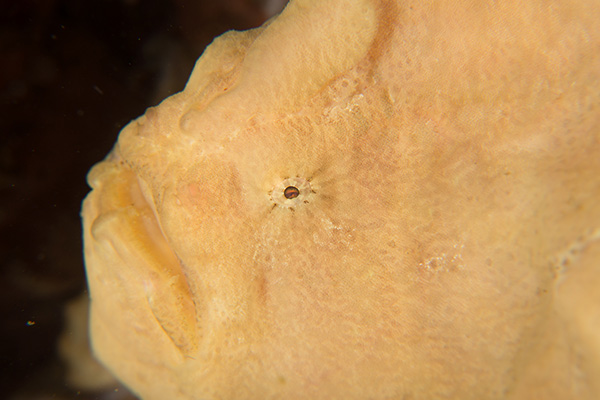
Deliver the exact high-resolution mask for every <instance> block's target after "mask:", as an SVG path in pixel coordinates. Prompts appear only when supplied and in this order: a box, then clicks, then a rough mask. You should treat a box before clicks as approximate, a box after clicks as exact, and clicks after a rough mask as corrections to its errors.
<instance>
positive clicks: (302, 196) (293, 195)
mask: <svg viewBox="0 0 600 400" xmlns="http://www.w3.org/2000/svg"><path fill="white" fill-rule="evenodd" d="M269 194H270V195H271V201H272V202H273V203H274V204H275V205H277V206H282V207H285V208H290V209H292V211H293V210H294V208H295V207H297V206H300V205H304V204H308V203H310V202H311V200H312V199H313V197H314V194H315V191H314V190H313V189H312V188H311V185H310V181H308V180H307V179H304V178H301V177H299V176H297V177H295V178H286V179H284V180H283V181H281V182H279V183H278V184H277V185H275V187H273V189H272V190H271V191H270V192H269Z"/></svg>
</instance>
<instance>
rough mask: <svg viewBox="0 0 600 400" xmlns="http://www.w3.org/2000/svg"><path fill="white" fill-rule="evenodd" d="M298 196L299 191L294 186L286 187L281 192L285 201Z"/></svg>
mask: <svg viewBox="0 0 600 400" xmlns="http://www.w3.org/2000/svg"><path fill="white" fill-rule="evenodd" d="M299 194H300V190H298V188H297V187H296V186H288V187H286V188H285V190H284V191H283V195H284V196H285V198H286V199H294V198H296V197H298V195H299Z"/></svg>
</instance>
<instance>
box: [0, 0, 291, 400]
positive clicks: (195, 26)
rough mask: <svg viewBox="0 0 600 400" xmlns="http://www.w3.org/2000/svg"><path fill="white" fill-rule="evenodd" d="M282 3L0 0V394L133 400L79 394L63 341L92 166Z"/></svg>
mask: <svg viewBox="0 0 600 400" xmlns="http://www.w3.org/2000/svg"><path fill="white" fill-rule="evenodd" d="M284 3H285V0H219V1H217V0H195V1H194V0H153V1H150V0H37V1H36V0H0V318H1V324H2V325H1V333H0V334H1V337H0V339H1V340H0V393H1V395H0V396H1V397H2V398H3V399H10V400H33V399H36V400H44V399H71V398H77V399H109V398H111V399H116V398H119V399H130V398H133V397H132V396H131V395H129V394H127V392H126V391H125V390H124V389H121V390H120V391H119V392H118V393H117V392H114V389H112V390H110V391H107V392H105V393H101V392H97V393H86V392H78V391H77V390H76V389H73V388H69V387H68V386H67V385H66V384H65V382H64V366H63V365H62V363H61V362H60V360H59V358H58V356H57V352H56V340H57V336H58V335H59V333H60V331H61V329H62V328H63V323H64V319H63V307H64V305H65V303H66V302H68V301H69V300H71V299H73V298H74V297H76V296H77V295H78V294H80V293H81V292H83V291H84V290H85V272H84V267H83V259H82V254H81V247H82V243H81V228H80V220H79V209H80V204H81V200H82V199H83V197H84V196H85V195H86V193H87V192H88V190H89V188H88V187H87V185H86V183H85V175H86V173H87V171H88V170H89V168H90V167H91V166H92V165H93V164H94V163H96V162H98V161H100V160H101V159H102V158H103V157H104V156H105V155H106V154H107V153H108V152H109V151H110V149H111V147H112V145H113V143H114V142H115V140H116V138H117V135H118V132H119V130H120V129H121V128H122V127H123V126H124V125H126V124H127V123H128V122H129V121H130V120H131V119H133V118H135V117H137V116H138V115H141V114H142V113H143V112H144V110H145V109H146V108H147V107H148V106H151V105H154V104H157V103H158V102H159V101H160V100H162V99H163V98H164V97H166V96H168V95H170V94H172V93H175V92H177V91H179V90H181V89H183V86H184V84H185V82H186V80H187V78H188V76H189V73H190V71H191V69H192V67H193V63H194V61H195V60H196V58H197V57H198V56H199V55H200V54H201V53H202V50H203V49H204V47H205V46H206V45H208V44H209V43H210V42H211V40H212V39H213V38H214V37H215V36H218V35H220V34H221V33H223V32H225V31H227V30H229V29H237V30H243V29H248V28H252V27H256V26H258V25H260V24H261V23H262V22H264V20H265V19H266V18H268V17H270V16H272V15H273V14H274V13H276V12H278V11H279V10H280V9H281V8H282V7H283V5H284Z"/></svg>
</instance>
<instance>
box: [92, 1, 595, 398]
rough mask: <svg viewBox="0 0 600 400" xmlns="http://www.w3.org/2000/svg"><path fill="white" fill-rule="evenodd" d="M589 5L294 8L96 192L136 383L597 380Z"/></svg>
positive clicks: (322, 394) (205, 82) (176, 100)
mask: <svg viewBox="0 0 600 400" xmlns="http://www.w3.org/2000/svg"><path fill="white" fill-rule="evenodd" d="M598 21H600V3H598V1H597V0H594V1H591V0H577V1H575V0H561V1H550V2H549V1H542V0H528V1H525V0H507V1H503V2H481V1H474V0H472V1H467V0H460V1H454V2H434V1H422V2H414V3H408V2H404V1H393V0H352V1H350V0H331V1H317V0H293V1H291V2H290V3H289V5H288V6H287V7H286V9H285V10H284V11H283V12H282V14H281V15H280V16H278V17H276V18H275V19H272V20H270V21H269V23H268V24H266V25H265V26H263V27H261V28H258V29H255V30H251V31H247V32H229V33H227V34H225V35H223V36H221V37H219V38H217V39H215V41H214V42H213V44H212V45H211V46H210V47H209V48H208V49H207V50H206V51H205V53H204V54H203V56H202V57H201V58H200V59H199V61H198V63H197V64H196V67H195V69H194V72H193V73H192V76H191V77H190V80H189V82H188V84H187V86H186V88H185V90H184V91H183V92H181V93H179V94H177V95H175V96H172V97H170V98H168V99H166V100H165V101H163V102H162V103H161V104H160V105H158V106H156V107H153V108H151V109H149V110H148V111H147V112H146V114H145V115H144V116H142V117H140V118H138V119H137V120H135V121H133V122H131V123H130V124H129V125H128V126H127V127H126V128H125V129H124V130H123V131H122V132H121V134H120V137H119V140H118V142H117V144H116V146H115V148H114V150H113V151H112V152H111V153H110V154H109V156H108V157H107V158H106V159H105V160H104V161H102V162H101V163H99V164H97V165H96V166H95V167H94V168H93V169H92V171H91V172H90V174H89V177H88V181H89V183H90V185H91V186H92V188H93V190H92V192H91V193H90V194H89V195H88V197H87V198H86V200H85V201H84V205H83V211H82V215H83V225H84V241H85V258H86V268H87V274H88V282H89V289H90V297H91V309H90V313H91V321H90V327H91V339H92V346H93V350H94V352H95V354H96V355H97V357H98V358H99V359H100V360H101V361H102V362H103V363H104V364H105V365H106V366H107V367H108V368H109V369H110V371H112V372H113V373H114V374H115V375H116V376H117V377H118V378H119V379H120V380H122V382H124V384H125V385H127V386H128V387H129V388H131V389H132V390H133V391H134V392H135V393H136V394H138V395H139V396H140V397H141V398H143V399H146V400H154V399H157V400H158V399H160V400H164V399H172V400H192V399H193V400H201V399H202V400H209V399H211V400H212V399H245V400H249V399H261V400H262V399H286V400H294V399H312V400H317V399H345V400H352V399H357V400H358V399H398V400H400V399H460V400H468V399H477V400H482V399H503V400H505V399H507V400H529V399H545V400H562V399H586V400H595V399H598V398H600V335H599V334H598V333H599V332H600V294H599V293H600V290H598V289H597V288H598V287H600V239H599V238H600V235H599V234H598V232H599V229H600V202H599V201H598V199H599V198H600V24H598Z"/></svg>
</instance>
